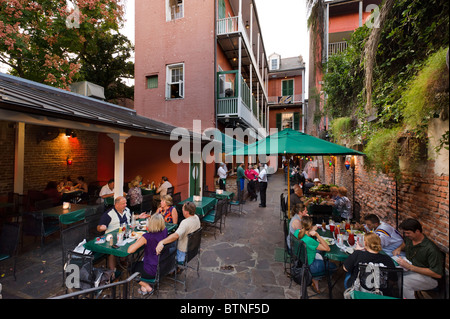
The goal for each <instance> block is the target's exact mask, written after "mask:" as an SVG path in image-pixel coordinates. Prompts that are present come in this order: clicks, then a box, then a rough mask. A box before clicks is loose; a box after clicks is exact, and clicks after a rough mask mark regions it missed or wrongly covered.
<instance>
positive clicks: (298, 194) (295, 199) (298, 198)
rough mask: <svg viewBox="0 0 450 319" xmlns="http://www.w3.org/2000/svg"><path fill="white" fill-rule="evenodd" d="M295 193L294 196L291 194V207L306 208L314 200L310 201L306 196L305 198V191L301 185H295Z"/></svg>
mask: <svg viewBox="0 0 450 319" xmlns="http://www.w3.org/2000/svg"><path fill="white" fill-rule="evenodd" d="M293 189H294V192H293V193H292V194H290V197H291V207H294V206H295V205H296V204H300V203H301V204H304V205H305V206H307V205H309V204H310V203H311V202H312V201H313V199H312V198H311V199H308V198H306V197H305V196H303V190H302V188H301V187H300V185H298V184H295V185H294V187H293Z"/></svg>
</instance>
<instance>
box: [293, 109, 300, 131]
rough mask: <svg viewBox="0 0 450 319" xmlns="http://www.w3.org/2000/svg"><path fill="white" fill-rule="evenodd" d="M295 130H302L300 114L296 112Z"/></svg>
mask: <svg viewBox="0 0 450 319" xmlns="http://www.w3.org/2000/svg"><path fill="white" fill-rule="evenodd" d="M294 130H295V131H298V130H300V112H294Z"/></svg>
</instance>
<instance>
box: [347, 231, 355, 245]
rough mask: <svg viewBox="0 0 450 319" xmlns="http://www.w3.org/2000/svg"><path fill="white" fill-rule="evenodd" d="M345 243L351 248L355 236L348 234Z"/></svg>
mask: <svg viewBox="0 0 450 319" xmlns="http://www.w3.org/2000/svg"><path fill="white" fill-rule="evenodd" d="M347 242H348V244H349V245H350V246H353V245H354V244H355V235H354V234H353V233H349V234H348V239H347Z"/></svg>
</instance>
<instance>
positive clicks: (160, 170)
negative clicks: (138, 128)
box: [98, 134, 189, 199]
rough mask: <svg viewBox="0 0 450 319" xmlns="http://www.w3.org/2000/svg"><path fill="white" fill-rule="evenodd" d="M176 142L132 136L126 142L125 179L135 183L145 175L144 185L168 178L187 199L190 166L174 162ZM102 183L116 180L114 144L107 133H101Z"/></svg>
mask: <svg viewBox="0 0 450 319" xmlns="http://www.w3.org/2000/svg"><path fill="white" fill-rule="evenodd" d="M174 143H175V141H167V140H156V139H148V138H141V137H134V136H132V137H130V138H128V139H127V141H126V142H125V159H124V160H125V167H124V180H125V181H126V182H128V181H131V180H132V179H134V178H135V177H136V175H141V176H142V177H143V178H144V182H146V183H147V180H149V181H150V182H152V181H154V182H155V184H158V183H159V182H160V181H161V177H162V176H167V178H168V179H169V181H170V182H171V183H172V185H173V186H174V187H175V192H176V193H177V192H181V197H182V198H183V199H185V198H187V197H188V195H189V164H188V163H180V164H174V163H173V162H172V161H171V160H170V149H171V147H172V145H174ZM98 144H99V148H98V180H100V181H107V180H108V179H110V178H113V177H114V143H113V140H112V139H111V138H110V137H108V136H107V135H106V134H99V143H98Z"/></svg>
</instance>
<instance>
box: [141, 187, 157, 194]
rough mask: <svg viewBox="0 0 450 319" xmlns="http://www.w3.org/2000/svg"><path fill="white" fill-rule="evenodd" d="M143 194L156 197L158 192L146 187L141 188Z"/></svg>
mask: <svg viewBox="0 0 450 319" xmlns="http://www.w3.org/2000/svg"><path fill="white" fill-rule="evenodd" d="M141 194H142V195H155V194H156V190H155V189H148V188H145V187H141Z"/></svg>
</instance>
